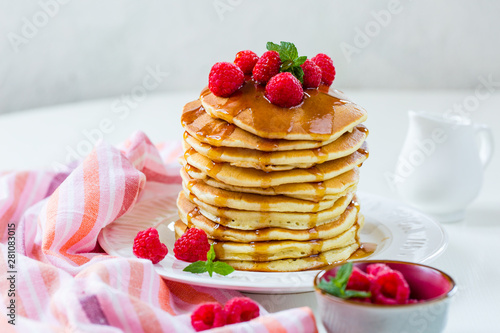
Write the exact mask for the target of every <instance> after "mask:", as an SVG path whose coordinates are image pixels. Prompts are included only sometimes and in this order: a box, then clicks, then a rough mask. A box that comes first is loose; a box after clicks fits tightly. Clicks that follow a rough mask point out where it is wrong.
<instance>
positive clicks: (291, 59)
mask: <svg viewBox="0 0 500 333" xmlns="http://www.w3.org/2000/svg"><path fill="white" fill-rule="evenodd" d="M266 48H267V49H268V50H269V51H276V52H278V53H279V55H280V59H281V67H280V72H290V73H292V74H293V75H294V76H295V77H296V78H297V79H299V81H300V83H302V82H303V81H304V71H303V70H302V67H300V65H302V64H303V63H304V62H305V61H306V60H307V57H306V56H302V57H299V52H298V51H297V48H296V47H295V45H294V44H293V43H289V42H283V41H282V42H280V45H278V44H275V43H273V42H267V44H266Z"/></svg>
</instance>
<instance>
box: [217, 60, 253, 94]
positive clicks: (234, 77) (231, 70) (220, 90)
mask: <svg viewBox="0 0 500 333" xmlns="http://www.w3.org/2000/svg"><path fill="white" fill-rule="evenodd" d="M244 82H245V74H243V72H242V71H241V69H240V68H239V67H238V66H236V65H235V64H232V63H230V62H218V63H216V64H215V65H213V66H212V69H211V70H210V74H209V75H208V88H209V89H210V91H211V92H212V93H213V94H214V95H215V96H219V97H229V96H231V95H232V94H233V93H234V92H235V91H236V90H238V89H240V88H241V86H242V85H243V83H244Z"/></svg>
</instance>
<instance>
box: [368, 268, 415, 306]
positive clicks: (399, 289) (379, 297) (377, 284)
mask: <svg viewBox="0 0 500 333" xmlns="http://www.w3.org/2000/svg"><path fill="white" fill-rule="evenodd" d="M370 292H371V293H372V302H373V303H375V304H385V305H391V304H406V303H407V302H408V299H409V297H410V287H409V286H408V282H406V280H405V278H404V276H403V274H401V273H400V272H398V271H393V270H390V271H384V272H380V273H379V274H378V275H377V276H376V277H375V278H374V279H373V281H372V285H371V287H370Z"/></svg>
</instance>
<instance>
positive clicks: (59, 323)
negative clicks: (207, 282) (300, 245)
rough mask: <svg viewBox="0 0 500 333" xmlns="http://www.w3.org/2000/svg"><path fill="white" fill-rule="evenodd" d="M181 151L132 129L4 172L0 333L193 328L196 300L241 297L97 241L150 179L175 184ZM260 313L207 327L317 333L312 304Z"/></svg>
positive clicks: (0, 196)
mask: <svg viewBox="0 0 500 333" xmlns="http://www.w3.org/2000/svg"><path fill="white" fill-rule="evenodd" d="M180 153H181V147H180V144H178V143H175V144H163V145H159V146H158V147H155V146H154V145H153V144H152V143H151V141H150V140H149V139H148V138H147V136H146V135H145V134H144V133H142V132H137V133H135V134H134V135H133V136H132V137H131V139H130V140H128V141H127V142H126V143H124V144H123V145H122V147H121V150H119V149H116V148H114V147H112V146H110V145H107V144H104V143H101V144H98V145H97V146H96V148H95V149H94V150H93V152H92V153H91V154H90V155H89V156H88V157H87V158H86V159H85V160H84V161H83V162H81V163H80V164H79V165H75V166H74V167H68V168H67V170H64V171H58V172H51V171H20V172H6V173H1V174H0V290H1V295H2V297H1V299H0V306H1V308H2V309H3V310H2V311H1V312H2V315H1V316H0V317H1V318H2V319H1V323H0V332H92V333H101V332H103V333H104V332H106V333H107V332H192V331H193V328H192V327H191V324H190V317H189V314H190V313H191V312H192V311H193V310H194V308H195V307H196V306H197V305H198V304H200V303H203V302H207V301H211V302H214V301H215V302H220V303H221V304H224V303H225V302H226V301H227V300H229V299H231V298H233V297H235V296H241V295H240V294H239V293H237V292H235V291H230V290H220V289H212V288H206V287H197V286H190V285H188V284H183V283H178V282H173V281H169V280H166V279H163V278H162V277H160V276H159V275H158V274H157V273H156V271H155V269H154V266H153V265H152V263H151V262H150V261H148V260H143V259H125V258H118V257H112V256H109V255H107V254H106V253H104V252H103V251H102V249H101V248H100V246H99V244H98V242H97V237H98V235H99V232H100V231H101V230H102V229H103V228H104V227H105V226H107V225H109V224H110V223H112V222H113V221H114V220H115V219H117V218H118V217H120V216H122V215H123V214H125V213H127V212H128V211H130V210H131V209H132V208H133V207H134V205H135V204H136V202H138V201H140V200H141V197H142V196H143V195H144V194H145V193H144V192H146V191H147V188H146V184H147V183H150V182H151V183H153V182H155V183H157V184H165V185H169V184H179V183H180V181H181V180H180V177H179V173H178V171H179V167H178V164H177V161H176V158H177V156H179V155H180ZM170 250H172V249H170ZM261 313H262V316H261V317H259V318H256V319H254V320H252V321H250V322H247V323H240V324H234V325H229V326H225V327H222V328H219V329H214V330H211V331H212V332H316V331H317V328H316V324H315V319H314V315H313V314H312V312H311V310H310V309H308V308H296V309H291V310H287V311H283V312H279V313H273V314H268V313H267V312H266V311H265V309H263V308H262V307H261ZM292 318H293V320H292ZM13 323H14V324H15V325H12V324H13Z"/></svg>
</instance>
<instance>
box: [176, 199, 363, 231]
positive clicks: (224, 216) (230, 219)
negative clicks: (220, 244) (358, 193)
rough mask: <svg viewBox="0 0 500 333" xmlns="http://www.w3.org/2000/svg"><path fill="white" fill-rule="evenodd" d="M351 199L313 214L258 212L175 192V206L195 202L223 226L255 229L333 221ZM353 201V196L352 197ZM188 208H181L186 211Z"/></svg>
mask: <svg viewBox="0 0 500 333" xmlns="http://www.w3.org/2000/svg"><path fill="white" fill-rule="evenodd" d="M353 198H354V194H353V193H348V194H347V195H346V196H344V197H341V198H340V199H338V200H337V201H335V204H334V205H333V207H332V208H329V209H325V210H322V211H320V212H316V213H290V212H261V211H248V210H237V209H229V208H220V207H215V206H211V205H208V204H206V203H204V202H202V201H201V200H199V199H198V198H196V197H195V196H191V198H190V199H188V198H187V197H186V195H185V193H184V192H180V193H179V198H178V200H179V201H178V205H179V206H180V205H183V204H184V205H185V203H183V201H184V200H187V201H191V202H192V203H194V204H195V205H196V209H197V210H198V211H199V213H200V214H201V215H203V216H205V217H206V218H207V219H209V220H210V221H212V222H215V223H217V224H221V225H223V226H226V227H230V228H233V229H241V230H256V229H263V228H269V227H278V228H287V229H292V230H302V229H310V228H313V227H317V226H321V225H323V224H325V223H329V222H333V221H335V220H336V219H338V217H339V216H340V215H342V213H343V212H344V211H345V209H346V208H347V206H348V205H349V204H350V203H351V201H352V200H353ZM354 201H355V199H354ZM190 209H191V208H183V210H185V211H186V210H187V211H190Z"/></svg>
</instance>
